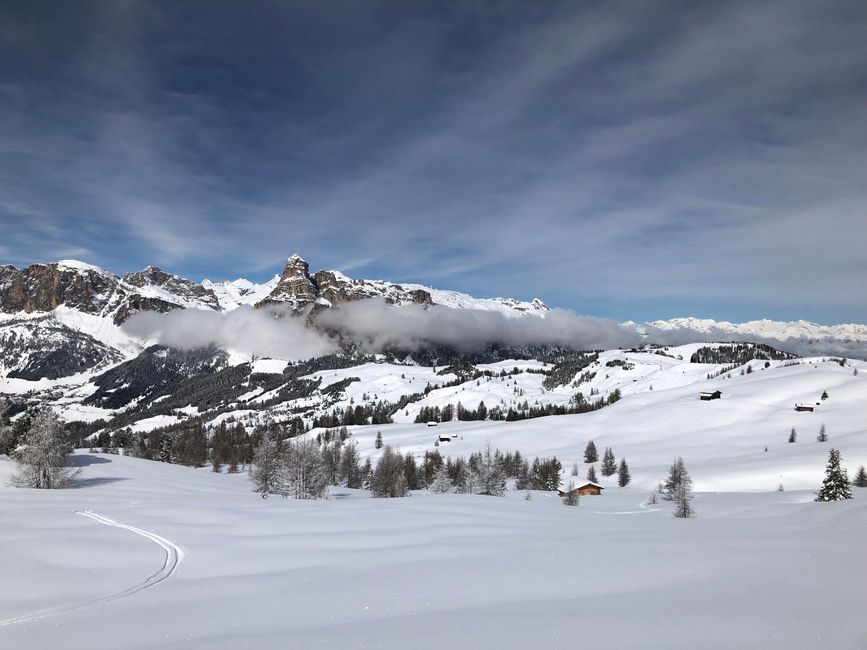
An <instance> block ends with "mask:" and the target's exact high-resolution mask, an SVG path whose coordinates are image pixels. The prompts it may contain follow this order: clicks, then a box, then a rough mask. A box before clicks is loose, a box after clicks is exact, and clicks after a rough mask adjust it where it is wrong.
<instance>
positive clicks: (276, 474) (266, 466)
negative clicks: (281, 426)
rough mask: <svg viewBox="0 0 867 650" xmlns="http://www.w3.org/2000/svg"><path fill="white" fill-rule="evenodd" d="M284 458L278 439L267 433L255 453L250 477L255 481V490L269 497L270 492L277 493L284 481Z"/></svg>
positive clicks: (265, 497) (263, 496)
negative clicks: (278, 446) (279, 448)
mask: <svg viewBox="0 0 867 650" xmlns="http://www.w3.org/2000/svg"><path fill="white" fill-rule="evenodd" d="M283 472H284V466H283V459H282V457H281V456H280V453H279V450H278V448H277V441H276V440H275V439H274V437H273V436H271V435H270V434H268V433H266V434H265V436H264V437H263V439H262V442H261V443H259V446H258V447H257V448H256V452H255V454H254V455H253V464H252V465H251V466H250V472H249V477H250V480H251V481H252V482H253V491H254V492H258V493H259V494H261V495H262V498H263V499H267V498H268V495H269V494H276V492H277V491H278V490H279V489H280V487H281V485H282V483H283Z"/></svg>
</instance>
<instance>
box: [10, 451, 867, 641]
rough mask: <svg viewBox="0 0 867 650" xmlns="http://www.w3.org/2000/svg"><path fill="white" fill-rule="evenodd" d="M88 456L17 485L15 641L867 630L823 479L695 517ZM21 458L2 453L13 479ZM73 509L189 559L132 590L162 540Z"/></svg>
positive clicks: (160, 563) (628, 501) (621, 637)
mask: <svg viewBox="0 0 867 650" xmlns="http://www.w3.org/2000/svg"><path fill="white" fill-rule="evenodd" d="M76 461H77V462H78V463H79V464H81V465H82V469H83V472H82V476H81V481H82V485H81V487H79V488H76V489H69V490H58V491H47V490H46V491H31V490H23V489H15V488H9V487H4V488H2V489H0V511H2V513H3V526H2V527H0V547H2V549H3V553H2V554H0V579H2V584H3V586H4V588H3V589H2V591H0V618H2V620H0V646H2V647H4V648H44V647H82V648H84V647H86V648H88V649H92V650H96V649H99V648H117V647H124V648H180V647H183V648H277V647H281V648H314V647H322V648H408V647H409V648H442V647H455V648H470V647H476V648H526V647H554V648H567V647H572V646H575V645H591V646H593V647H597V648H626V647H631V648H659V647H667V648H695V647H698V646H701V647H706V648H786V649H791V648H818V647H836V648H853V649H854V648H860V647H864V644H865V643H867V623H865V621H864V618H863V608H864V603H865V602H867V571H865V557H864V553H863V539H864V536H865V534H867V501H865V499H864V495H863V493H857V491H856V499H854V500H852V501H848V502H837V503H829V504H819V503H815V502H813V501H812V497H813V495H812V493H810V492H806V491H802V492H791V491H789V492H768V493H763V494H739V493H721V494H711V493H702V494H699V495H697V497H696V499H695V505H696V508H697V509H698V511H699V517H698V518H697V519H692V520H679V519H674V518H672V517H671V515H670V504H669V503H667V502H660V503H659V504H657V505H656V506H649V507H648V506H644V507H643V506H642V505H641V504H642V502H643V500H644V498H645V496H646V493H645V491H644V490H641V489H638V488H630V487H628V488H624V489H610V490H608V491H607V492H606V494H605V495H604V496H601V497H584V498H582V500H581V504H580V506H579V507H577V508H567V507H564V506H563V505H561V503H560V500H559V499H557V498H556V497H555V496H553V495H552V494H549V493H542V492H536V493H533V499H532V500H530V501H527V500H525V498H524V494H523V493H520V492H510V493H508V495H507V496H506V497H505V498H497V497H483V496H474V495H433V494H429V493H425V492H417V493H414V494H413V495H412V496H411V497H410V498H405V499H372V498H369V497H368V495H367V493H365V492H361V491H353V490H348V489H345V488H334V489H333V490H332V492H331V496H330V498H329V499H328V500H326V501H294V500H284V499H280V498H271V499H267V500H263V499H261V498H259V496H258V495H256V494H253V493H252V492H251V491H250V486H249V484H248V482H247V480H246V477H245V476H244V475H227V474H213V473H211V472H209V471H207V470H205V469H202V470H195V469H190V468H185V467H177V466H171V465H165V464H161V463H154V462H149V461H144V460H138V459H133V458H125V457H122V456H120V457H118V456H104V455H100V454H96V455H90V454H85V453H79V454H78V455H77V457H76ZM11 469H12V468H11V463H10V462H9V461H7V460H5V458H4V459H2V460H0V474H2V476H3V478H4V479H5V478H7V477H8V475H9V473H10V471H11ZM76 510H88V511H90V512H92V513H95V514H97V515H101V516H103V517H107V518H109V519H110V520H112V521H114V522H117V523H120V524H125V525H129V526H134V527H136V528H138V529H140V530H142V531H148V532H150V533H152V534H155V535H157V536H159V537H160V538H165V540H168V541H169V542H171V543H173V544H175V545H177V546H178V547H179V548H180V553H179V557H180V562H179V564H178V566H177V568H176V569H175V570H174V571H172V572H171V573H170V574H169V575H168V577H167V578H166V579H165V580H163V581H161V582H159V583H157V584H155V585H153V586H151V587H149V588H145V589H143V590H140V591H136V590H135V588H137V586H139V585H141V583H143V582H144V581H146V580H147V579H148V577H149V576H151V575H152V574H154V573H156V572H159V571H161V570H163V568H164V565H165V564H166V562H167V559H168V557H169V553H168V552H167V550H166V549H165V548H164V547H163V545H161V544H159V543H157V542H155V541H154V540H153V539H150V538H148V537H144V536H142V535H141V534H137V533H136V532H133V531H130V530H126V529H123V528H117V527H114V526H111V525H105V524H103V523H101V522H100V521H97V520H95V519H92V518H89V517H85V516H82V515H81V514H80V513H76V512H75V511H76ZM130 588H133V589H132V591H133V593H131V594H129V595H126V596H122V597H117V598H109V599H105V597H106V596H113V595H116V594H122V592H124V591H125V590H127V589H130ZM52 608H55V609H52ZM45 610H47V611H45ZM40 612H41V614H39V613H40ZM33 613H37V617H36V618H30V619H28V618H27V616H28V615H30V614H33ZM40 616H41V617H40ZM16 617H22V618H25V620H24V621H22V622H15V621H14V620H12V621H10V619H15V618H16Z"/></svg>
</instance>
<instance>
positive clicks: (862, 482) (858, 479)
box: [852, 465, 867, 488]
mask: <svg viewBox="0 0 867 650" xmlns="http://www.w3.org/2000/svg"><path fill="white" fill-rule="evenodd" d="M852 485H854V486H855V487H859V488H863V487H867V472H865V471H864V466H863V465H861V467H859V468H858V473H857V474H855V480H854V481H852Z"/></svg>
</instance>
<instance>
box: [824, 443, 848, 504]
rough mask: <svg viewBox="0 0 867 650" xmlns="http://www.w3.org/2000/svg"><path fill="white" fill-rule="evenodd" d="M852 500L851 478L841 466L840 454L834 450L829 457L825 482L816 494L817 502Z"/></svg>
mask: <svg viewBox="0 0 867 650" xmlns="http://www.w3.org/2000/svg"><path fill="white" fill-rule="evenodd" d="M851 498H852V488H851V487H850V485H849V476H848V475H847V474H846V470H845V469H844V468H843V467H841V466H840V452H839V451H837V450H836V449H832V450H831V452H830V453H829V455H828V466H827V467H826V468H825V480H824V481H822V487H821V489H820V490H819V492H818V493H817V494H816V501H842V500H844V499H851Z"/></svg>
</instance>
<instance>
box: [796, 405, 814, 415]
mask: <svg viewBox="0 0 867 650" xmlns="http://www.w3.org/2000/svg"><path fill="white" fill-rule="evenodd" d="M814 408H815V407H813V406H808V405H806V404H795V410H796V411H809V412H810V413H812V412H813V410H814Z"/></svg>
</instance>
